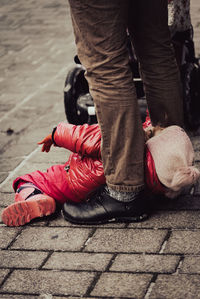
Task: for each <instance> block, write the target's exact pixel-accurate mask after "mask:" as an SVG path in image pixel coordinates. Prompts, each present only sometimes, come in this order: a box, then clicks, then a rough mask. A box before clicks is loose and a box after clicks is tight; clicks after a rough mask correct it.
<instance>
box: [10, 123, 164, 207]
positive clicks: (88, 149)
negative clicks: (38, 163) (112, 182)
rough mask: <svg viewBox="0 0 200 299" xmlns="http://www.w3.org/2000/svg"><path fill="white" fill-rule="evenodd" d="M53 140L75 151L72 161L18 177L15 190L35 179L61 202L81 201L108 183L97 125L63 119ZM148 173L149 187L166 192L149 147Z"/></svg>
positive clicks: (157, 191) (14, 184) (147, 158)
mask: <svg viewBox="0 0 200 299" xmlns="http://www.w3.org/2000/svg"><path fill="white" fill-rule="evenodd" d="M53 139H54V141H55V143H56V145H57V146H59V147H64V148H66V149H68V150H70V151H72V152H73V153H72V154H71V155H70V156H69V159H68V161H67V162H66V163H65V164H62V165H53V166H51V167H50V168H49V169H47V171H46V172H41V171H39V170H37V171H34V172H32V173H29V174H26V175H24V176H20V177H18V178H16V179H15V181H14V182H13V188H14V190H15V191H16V189H17V187H18V184H19V183H20V182H22V181H24V182H31V183H33V184H35V185H36V186H37V187H38V188H39V189H40V190H42V191H43V192H44V193H46V194H48V195H49V196H51V197H53V198H54V199H55V200H57V201H59V202H60V203H64V202H66V201H67V200H72V201H76V202H79V201H81V200H84V199H85V198H86V197H87V195H88V194H89V193H90V192H92V191H93V190H95V189H97V188H98V187H100V186H101V185H103V184H105V182H106V181H105V176H104V171H103V165H102V162H101V152H100V147H101V133H100V128H99V126H98V125H97V124H95V125H88V124H85V125H82V126H75V125H72V124H68V123H66V122H61V123H59V124H58V126H57V128H56V130H55V132H54V135H53ZM145 176H146V182H147V185H148V187H149V188H150V189H152V191H153V192H154V193H160V192H161V193H162V186H161V184H160V182H159V180H158V178H157V175H156V171H155V166H154V161H153V159H152V156H151V153H150V152H149V150H148V149H147V151H146V161H145Z"/></svg>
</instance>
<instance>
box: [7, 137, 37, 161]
mask: <svg viewBox="0 0 200 299" xmlns="http://www.w3.org/2000/svg"><path fill="white" fill-rule="evenodd" d="M35 148H36V144H35V142H32V143H28V144H24V143H23V144H22V143H19V140H18V141H17V142H16V141H14V142H13V144H12V146H11V147H8V148H7V149H6V151H5V152H4V153H3V155H2V156H3V157H4V158H7V157H24V156H26V155H28V154H30V153H31V152H32V151H34V150H35Z"/></svg>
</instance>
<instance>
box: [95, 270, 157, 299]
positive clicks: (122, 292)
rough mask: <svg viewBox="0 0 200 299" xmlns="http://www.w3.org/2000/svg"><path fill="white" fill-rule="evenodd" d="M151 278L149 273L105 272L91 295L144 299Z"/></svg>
mask: <svg viewBox="0 0 200 299" xmlns="http://www.w3.org/2000/svg"><path fill="white" fill-rule="evenodd" d="M151 278H152V276H151V275H149V274H143V275H140V274H128V273H103V274H102V276H101V277H100V279H99V280H98V282H97V284H96V286H95V288H94V290H93V291H92V293H91V295H92V296H100V297H101V296H102V297H103V298H105V297H106V296H112V297H115V296H116V297H129V298H135V299H138V298H141V299H142V298H144V295H145V293H146V291H147V287H148V285H149V282H150V280H151Z"/></svg>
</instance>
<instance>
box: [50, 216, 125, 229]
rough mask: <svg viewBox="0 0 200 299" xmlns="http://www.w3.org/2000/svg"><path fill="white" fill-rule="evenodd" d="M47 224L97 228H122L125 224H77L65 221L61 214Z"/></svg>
mask: <svg viewBox="0 0 200 299" xmlns="http://www.w3.org/2000/svg"><path fill="white" fill-rule="evenodd" d="M49 226H50V227H51V226H70V227H86V228H94V227H96V228H99V227H106V228H107V227H108V228H111V227H112V228H114V229H115V228H124V227H125V226H126V224H125V223H106V224H98V225H84V224H81V225H78V224H72V223H70V222H68V221H66V220H65V219H64V218H63V217H62V216H61V215H59V216H58V217H56V218H54V219H52V220H51V221H50V223H49Z"/></svg>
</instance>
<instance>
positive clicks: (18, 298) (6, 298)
mask: <svg viewBox="0 0 200 299" xmlns="http://www.w3.org/2000/svg"><path fill="white" fill-rule="evenodd" d="M36 298H37V299H38V298H40V297H38V296H32V295H16V294H14V295H12V294H9V295H4V294H1V299H36ZM41 299H52V297H51V298H48V297H46V298H45V297H43V298H42V297H41Z"/></svg>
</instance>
